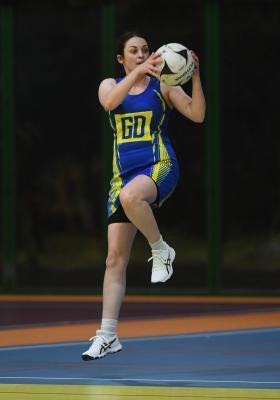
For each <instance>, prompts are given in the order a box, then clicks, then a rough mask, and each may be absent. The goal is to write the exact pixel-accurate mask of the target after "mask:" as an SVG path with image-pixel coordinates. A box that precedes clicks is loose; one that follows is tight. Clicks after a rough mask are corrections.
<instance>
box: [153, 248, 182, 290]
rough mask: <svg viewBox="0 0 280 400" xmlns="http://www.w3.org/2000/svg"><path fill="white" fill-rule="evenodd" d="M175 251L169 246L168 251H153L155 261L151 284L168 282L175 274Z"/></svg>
mask: <svg viewBox="0 0 280 400" xmlns="http://www.w3.org/2000/svg"><path fill="white" fill-rule="evenodd" d="M175 255H176V253H175V250H174V249H172V247H170V246H168V244H167V249H166V250H152V257H151V258H149V260H148V261H151V260H153V267H152V276H151V282H152V283H157V282H166V281H167V280H168V279H169V278H170V277H171V275H172V274H173V268H172V263H173V261H174V259H175Z"/></svg>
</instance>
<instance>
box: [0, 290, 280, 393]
mask: <svg viewBox="0 0 280 400" xmlns="http://www.w3.org/2000/svg"><path fill="white" fill-rule="evenodd" d="M100 312H101V297H99V296H48V295H30V296H25V295H9V296H8V295H2V296H0V325H1V330H0V360H1V362H0V399H1V400H10V399H14V400H30V399H32V400H33V399H34V400H35V399H36V400H43V399H44V400H50V399H67V400H72V399H73V400H78V399H85V400H88V399H102V400H103V399H104V400H105V399H108V400H130V399H133V400H136V399H144V400H152V399H153V400H163V399H164V400H169V399H170V400H171V399H188V400H191V399H196V400H197V399H219V400H222V399H246V400H248V399H252V400H253V399H262V400H268V399H280V298H265V297H254V298H252V297H206V296H205V297H196V296H194V297H191V296H186V297H184V296H179V297H178V296H177V297H175V296H153V297H152V296H150V297H149V296H127V297H126V301H125V303H124V305H123V309H122V318H121V321H120V326H119V335H120V338H121V341H122V344H123V351H122V352H120V353H117V354H114V355H109V356H107V357H106V358H104V359H101V360H96V361H91V362H85V361H83V360H82V359H81V356H80V354H81V353H82V352H83V351H84V350H85V349H87V347H88V345H89V342H88V341H87V339H88V338H89V337H91V336H93V335H94V334H95V330H96V328H97V327H98V322H99V318H100Z"/></svg>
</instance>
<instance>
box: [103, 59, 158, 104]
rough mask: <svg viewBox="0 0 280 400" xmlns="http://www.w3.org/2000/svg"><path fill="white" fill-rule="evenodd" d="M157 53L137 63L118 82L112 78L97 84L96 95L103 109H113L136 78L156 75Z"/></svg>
mask: <svg viewBox="0 0 280 400" xmlns="http://www.w3.org/2000/svg"><path fill="white" fill-rule="evenodd" d="M158 58H159V55H157V54H154V53H153V54H151V55H150V57H149V58H148V59H147V60H146V61H145V62H144V63H143V64H140V65H138V66H137V67H136V68H135V69H134V70H133V71H131V72H130V73H129V74H128V75H126V77H125V78H124V79H122V80H121V81H120V82H119V83H116V81H115V80H114V79H112V78H109V79H104V80H103V81H102V82H101V83H100V86H99V90H98V97H99V101H100V103H101V105H102V106H103V108H104V109H105V111H110V110H114V109H115V108H117V107H118V106H119V105H120V104H121V102H122V101H123V99H124V98H125V96H126V95H127V94H128V93H129V91H130V89H131V88H132V86H133V85H134V83H135V82H136V81H137V79H138V78H139V77H141V76H144V75H145V74H150V75H153V76H156V77H157V76H158V68H157V67H156V64H157V63H158V62H159V60H158Z"/></svg>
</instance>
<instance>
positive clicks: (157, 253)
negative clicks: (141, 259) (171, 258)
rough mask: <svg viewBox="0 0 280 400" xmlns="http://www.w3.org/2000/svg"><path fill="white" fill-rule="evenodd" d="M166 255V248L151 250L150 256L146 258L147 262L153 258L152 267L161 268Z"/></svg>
mask: <svg viewBox="0 0 280 400" xmlns="http://www.w3.org/2000/svg"><path fill="white" fill-rule="evenodd" d="M166 253H167V254H166ZM167 255H168V252H167V251H166V250H152V257H150V258H149V259H148V262H150V261H151V260H153V269H154V270H156V269H160V268H162V264H164V263H165V262H166V256H167Z"/></svg>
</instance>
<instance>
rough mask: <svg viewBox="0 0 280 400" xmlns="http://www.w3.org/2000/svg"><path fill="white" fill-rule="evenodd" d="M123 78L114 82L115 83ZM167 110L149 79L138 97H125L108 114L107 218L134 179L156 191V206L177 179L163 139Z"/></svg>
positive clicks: (172, 154)
mask: <svg viewBox="0 0 280 400" xmlns="http://www.w3.org/2000/svg"><path fill="white" fill-rule="evenodd" d="M122 79H123V78H117V79H116V81H117V83H118V82H120V81H121V80H122ZM170 111H171V109H170V107H169V106H168V104H167V103H166V101H165V100H164V98H163V96H162V94H161V91H160V82H159V80H158V79H156V78H154V77H150V81H149V84H148V86H147V88H146V89H145V90H144V91H143V92H142V93H140V94H137V95H130V94H128V95H127V96H126V97H125V98H124V99H123V101H122V103H121V104H120V105H119V106H118V107H117V108H115V109H114V110H112V111H109V119H110V123H111V126H112V129H113V131H114V149H113V178H112V180H111V188H110V192H109V199H108V206H107V211H108V217H109V218H110V217H111V216H112V215H113V214H114V213H115V212H116V210H117V209H118V207H119V206H120V199H119V194H120V191H121V189H122V188H123V187H124V186H125V185H126V184H127V183H128V182H129V181H131V180H132V179H133V178H135V177H136V176H137V175H147V176H149V177H151V178H152V179H153V181H154V182H155V183H156V185H157V189H158V199H157V204H156V205H157V206H160V205H161V204H162V203H163V202H164V201H165V200H166V199H167V198H168V197H169V196H170V195H171V193H172V192H173V191H174V189H175V187H176V184H177V182H178V178H179V167H178V161H177V158H176V155H175V152H174V150H173V147H172V145H171V142H170V139H169V137H168V135H167V122H168V118H169V114H170Z"/></svg>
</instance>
